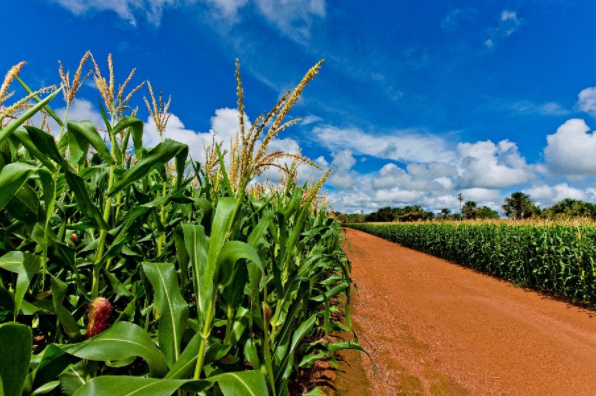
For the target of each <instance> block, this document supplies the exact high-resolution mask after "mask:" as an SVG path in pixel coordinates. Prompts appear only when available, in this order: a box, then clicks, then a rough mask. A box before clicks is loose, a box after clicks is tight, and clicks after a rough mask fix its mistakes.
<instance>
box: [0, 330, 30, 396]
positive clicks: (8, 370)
mask: <svg viewBox="0 0 596 396" xmlns="http://www.w3.org/2000/svg"><path fill="white" fill-rule="evenodd" d="M32 345H33V335H32V333H31V329H29V327H27V326H25V325H22V324H19V323H5V324H3V325H0V351H2V359H0V394H1V395H3V396H21V394H22V392H23V384H24V382H25V378H26V377H27V371H28V370H29V362H30V361H31V346H32Z"/></svg>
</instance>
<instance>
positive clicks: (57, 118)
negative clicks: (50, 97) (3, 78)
mask: <svg viewBox="0 0 596 396" xmlns="http://www.w3.org/2000/svg"><path fill="white" fill-rule="evenodd" d="M15 79H16V80H17V81H18V82H19V84H21V86H22V87H23V88H24V89H25V91H27V93H28V94H32V93H33V91H32V90H31V88H29V87H28V86H27V85H26V84H25V83H24V82H23V80H21V78H20V77H19V76H16V77H15ZM33 99H34V100H35V101H36V102H37V103H39V102H41V101H42V99H40V98H39V96H37V95H35V96H34V97H33ZM43 109H44V110H45V111H46V112H47V113H48V114H49V115H50V117H52V118H53V119H54V121H56V123H57V124H58V125H60V126H62V125H63V124H62V120H61V119H60V117H58V115H56V113H54V110H52V108H51V107H50V105H48V104H46V105H45V106H44V108H43Z"/></svg>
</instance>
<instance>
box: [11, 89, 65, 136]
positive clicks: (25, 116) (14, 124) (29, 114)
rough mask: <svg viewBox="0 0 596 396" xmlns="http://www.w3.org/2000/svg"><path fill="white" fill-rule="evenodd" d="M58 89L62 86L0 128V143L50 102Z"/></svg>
mask: <svg viewBox="0 0 596 396" xmlns="http://www.w3.org/2000/svg"><path fill="white" fill-rule="evenodd" d="M60 91H62V88H59V89H57V90H56V91H54V92H53V93H52V94H50V95H48V96H47V97H46V98H45V99H43V100H42V101H41V102H39V103H38V104H36V105H35V106H33V107H31V108H30V109H29V110H27V111H26V112H25V113H23V115H21V116H20V117H19V118H17V119H16V120H14V121H12V122H11V123H10V124H8V125H7V126H6V127H5V128H4V129H1V130H0V143H2V142H3V141H5V140H6V139H8V138H9V137H10V135H11V134H12V133H13V132H14V131H15V130H16V129H17V128H18V127H20V126H21V125H22V124H23V123H24V122H25V121H27V120H28V119H29V118H31V117H33V116H34V115H35V113H37V112H38V111H39V110H41V109H42V108H43V107H44V106H46V105H47V104H48V103H50V101H51V100H52V99H54V98H55V97H56V95H58V93H59V92H60Z"/></svg>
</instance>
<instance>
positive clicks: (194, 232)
mask: <svg viewBox="0 0 596 396" xmlns="http://www.w3.org/2000/svg"><path fill="white" fill-rule="evenodd" d="M182 232H183V233H184V246H185V248H186V252H187V255H188V257H189V262H190V266H191V267H192V269H193V273H194V279H193V282H194V286H195V295H196V296H197V310H198V311H199V314H201V315H202V314H204V312H205V306H204V301H203V298H201V297H202V296H204V295H205V294H206V291H205V290H204V289H205V288H206V286H205V285H206V281H205V278H204V277H205V270H206V267H207V265H206V264H207V249H208V247H207V238H206V237H205V228H204V227H203V226H202V225H192V224H183V225H182Z"/></svg>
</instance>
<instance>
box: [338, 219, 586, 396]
mask: <svg viewBox="0 0 596 396" xmlns="http://www.w3.org/2000/svg"><path fill="white" fill-rule="evenodd" d="M346 231H347V239H348V241H349V243H350V244H351V247H350V246H348V244H347V243H346V244H345V249H346V252H347V254H348V257H349V258H350V260H351V261H352V271H353V278H354V282H355V283H356V285H357V287H358V289H359V294H356V293H354V295H355V298H354V300H353V321H354V322H355V327H356V330H357V334H358V336H359V337H360V342H361V344H362V345H363V346H364V347H365V348H366V349H367V350H368V351H369V352H370V354H371V356H372V358H373V360H374V362H375V364H376V367H377V375H376V377H375V376H374V375H373V373H372V369H371V364H370V363H369V362H368V360H367V359H366V358H364V357H362V358H361V363H358V364H361V365H362V366H363V367H364V372H365V373H366V380H365V379H362V380H360V381H358V380H356V379H355V378H354V377H356V376H357V373H359V372H360V373H361V372H362V368H356V367H354V368H353V369H350V368H347V369H346V370H345V372H344V373H343V374H342V373H341V372H340V374H339V378H338V383H339V384H345V383H346V382H348V383H349V382H350V381H352V382H353V383H354V384H355V385H349V386H348V387H347V388H348V389H350V391H348V392H347V393H342V389H341V388H338V391H339V393H340V394H349V395H356V394H364V393H365V392H364V390H363V389H364V387H366V388H369V389H370V390H369V391H370V393H371V394H372V395H515V396H521V395H532V396H535V395H557V396H565V395H573V396H580V395H589V396H594V395H596V312H594V311H590V310H586V309H583V308H579V307H576V306H573V305H570V304H568V303H566V302H562V301H558V300H556V299H553V298H550V297H548V296H545V295H542V294H540V293H537V292H534V291H528V290H524V289H521V288H517V287H515V286H513V285H510V284H508V283H506V282H504V281H500V280H498V279H495V278H493V277H490V276H487V275H483V274H481V273H478V272H475V271H473V270H470V269H467V268H464V267H461V266H458V265H456V264H453V263H450V262H448V261H445V260H442V259H438V258H435V257H432V256H429V255H427V254H424V253H419V252H416V251H414V250H411V249H407V248H404V247H402V246H400V245H398V244H395V243H391V242H388V241H385V240H383V239H380V238H377V237H374V236H371V235H368V234H365V233H363V232H360V231H356V230H352V229H347V230H346ZM346 363H348V365H349V366H354V364H355V363H356V362H346ZM359 370H360V371H359ZM360 376H363V374H360ZM366 382H368V383H366ZM363 384H364V385H363ZM358 386H360V387H361V389H360V390H358ZM367 391H368V390H367Z"/></svg>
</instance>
